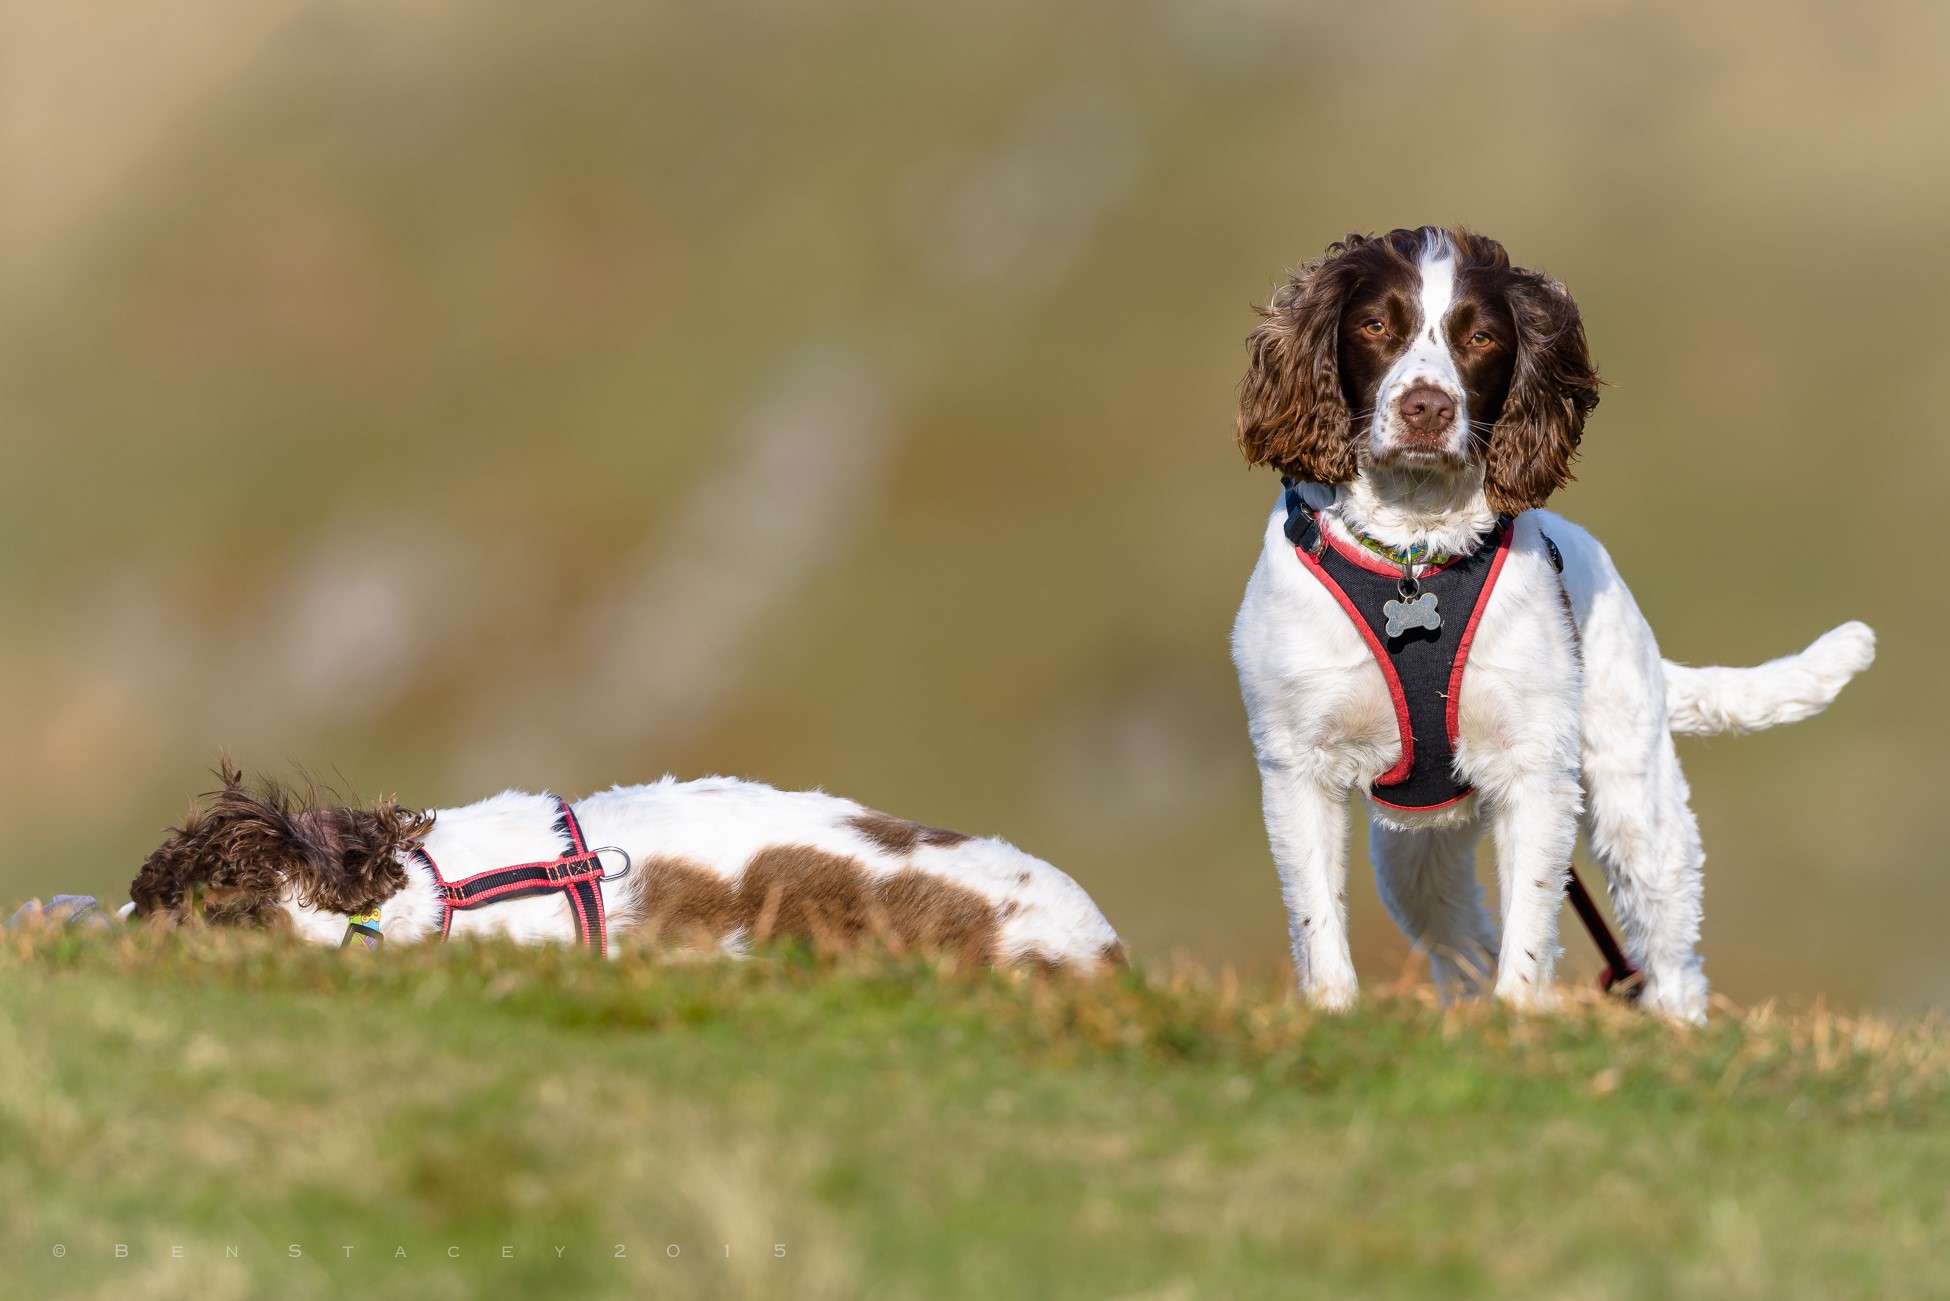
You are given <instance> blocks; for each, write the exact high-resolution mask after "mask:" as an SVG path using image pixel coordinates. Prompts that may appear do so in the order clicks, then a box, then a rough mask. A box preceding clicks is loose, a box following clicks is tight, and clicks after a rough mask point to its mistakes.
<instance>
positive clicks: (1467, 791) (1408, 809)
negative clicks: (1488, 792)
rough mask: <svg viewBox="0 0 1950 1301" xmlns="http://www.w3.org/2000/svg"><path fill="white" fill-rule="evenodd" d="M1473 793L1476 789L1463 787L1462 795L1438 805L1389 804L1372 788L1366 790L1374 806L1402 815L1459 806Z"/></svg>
mask: <svg viewBox="0 0 1950 1301" xmlns="http://www.w3.org/2000/svg"><path fill="white" fill-rule="evenodd" d="M1475 793H1476V788H1475V787H1474V786H1465V787H1464V788H1463V792H1462V794H1460V795H1458V796H1456V797H1455V798H1454V799H1447V800H1444V801H1442V803H1440V804H1390V803H1389V802H1388V801H1387V800H1384V799H1382V798H1381V796H1379V795H1377V794H1375V793H1374V788H1373V787H1372V786H1370V787H1369V788H1368V798H1369V799H1371V800H1373V801H1374V802H1375V803H1376V804H1379V805H1381V806H1382V807H1383V808H1386V809H1399V810H1401V811H1402V812H1403V813H1433V812H1435V811H1436V810H1437V809H1446V808H1448V807H1449V806H1450V805H1451V804H1461V803H1462V802H1463V801H1464V800H1466V799H1468V798H1469V797H1470V796H1472V795H1474V794H1475Z"/></svg>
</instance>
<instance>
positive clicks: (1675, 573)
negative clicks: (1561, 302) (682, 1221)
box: [0, 0, 1950, 1006]
mask: <svg viewBox="0 0 1950 1301" xmlns="http://www.w3.org/2000/svg"><path fill="white" fill-rule="evenodd" d="M544 14H546V16H544ZM1947 38H1950V10H1946V9H1945V8H1944V7H1943V6H1939V5H1926V4H1920V3H1911V4H1899V5H1875V4H1868V5H1854V6H1848V7H1846V8H1845V9H1844V8H1841V7H1836V6H1832V5H1824V4H1816V3H1807V2H1802V0H1789V2H1788V3H1782V4H1777V5H1774V6H1771V7H1770V8H1769V10H1768V12H1767V17H1766V21H1765V22H1757V21H1751V20H1750V19H1748V18H1747V17H1746V16H1745V15H1744V14H1743V13H1742V12H1740V11H1738V10H1736V9H1734V8H1731V7H1725V6H1717V7H1716V6H1706V5H1697V4H1687V5H1681V4H1675V3H1666V4H1651V5H1648V4H1639V3H1633V4H1627V3H1622V2H1621V3H1579V4H1568V5H1567V4H1551V3H1543V2H1542V0H1535V2H1526V3H1508V4H1490V5H1482V6H1459V5H1456V6H1450V5H1443V6H1438V5H1414V6H1411V5H1401V4H1392V3H1368V4H1364V5H1360V6H1344V5H1337V4H1310V5H1289V4H1281V3H1276V2H1275V0H1146V2H1144V3H1138V2H1135V0H1121V2H1119V3H1109V2H1104V3H1098V2H1095V0H1077V2H1073V3H1066V4H1062V5H1051V4H1047V3H1027V2H1026V0H1025V2H1023V3H1008V2H992V3H983V4H979V5H907V4H896V3H868V2H861V3H850V2H846V0H776V2H772V3H764V2H753V0H725V2H723V3H717V4H712V5H665V4H641V3H635V4H622V3H618V4H613V5H609V4H593V3H581V2H577V3H569V4H558V5H550V6H534V5H514V4H509V5H498V6H497V5H489V4H460V3H449V2H445V0H357V2H352V0H348V2H346V3H336V4H334V3H314V2H307V0H179V2H178V3H176V4H173V5H170V6H166V7H164V6H156V5H153V4H148V3H140V2H138V0H113V2H108V0H78V2H77V3H72V4H62V5H47V4H38V3H31V2H29V0H0V450H3V451H4V465H5V470H4V474H0V539H4V553H3V554H4V559H0V593H3V594H4V601H5V607H4V608H5V611H6V618H5V620H4V624H3V625H0V724H3V725H4V734H5V737H6V740H7V743H6V744H5V746H4V747H0V790H3V791H4V803H0V845H4V850H0V896H4V899H5V900H6V901H11V900H13V899H16V898H19V897H24V896H26V895H29V894H40V895H43V896H45V895H47V894H49V893H52V892H54V891H56V890H73V889H84V890H88V891H92V892H99V893H103V894H112V895H115V896H116V897H117V898H120V897H123V895H122V891H124V890H125V889H126V885H127V882H128V879H129V877H130V876H131V875H132V874H133V871H134V868H135V867H136V865H137V864H138V863H139V861H140V859H141V858H142V856H143V855H144V854H145V853H146V852H147V850H148V849H149V848H150V847H151V845H153V843H154V842H155V840H156V839H157V837H158V834H159V831H160V829H161V828H162V827H163V826H164V825H165V824H166V823H168V822H170V821H171V820H173V819H174V818H176V817H177V816H179V815H180V813H181V810H182V808H183V806H184V804H185V803H186V800H187V797H188V796H189V795H190V794H191V792H193V791H196V790H199V789H202V788H204V786H205V785H206V784H207V768H208V766H209V765H210V764H211V763H212V762H213V761H214V759H215V757H216V755H217V753H218V751H219V749H220V748H227V749H228V750H229V752H230V753H231V754H233V755H234V756H236V757H237V758H239V759H240V760H241V761H243V762H244V763H246V764H247V765H249V766H252V767H268V768H271V769H282V768H283V767H284V766H285V765H287V764H289V763H302V764H305V765H308V766H311V767H314V768H317V769H319V770H322V771H324V772H327V773H333V774H337V775H339V776H340V777H341V778H342V779H343V780H344V781H345V782H346V783H347V784H348V785H349V786H350V787H351V788H352V789H354V790H355V791H356V792H358V793H360V794H363V795H371V794H376V793H381V792H391V791H397V792H398V793H399V794H400V795H401V797H402V798H404V799H406V800H408V801H410V802H413V803H420V804H432V805H438V804H444V803H457V802H464V801H467V800H470V799H474V798H478V797H479V796H481V795H484V794H487V793H489V792H490V791H492V790H495V789H499V788H500V787H502V786H506V785H527V786H535V787H539V786H548V787H551V788H554V789H557V790H561V791H565V792H571V793H573V792H581V791H586V790H588V789H591V788H594V787H599V786H604V785H608V784H610V783H612V782H617V781H632V780H640V779H647V778H651V777H655V776H657V775H659V774H661V773H663V772H665V771H667V770H668V771H674V772H678V773H681V774H686V775H697V774H702V773H708V772H730V773H737V774H742V775H746V776H750V777H754V778H761V779H764V780H767V781H771V782H775V783H779V784H782V785H788V786H801V785H813V784H818V785H822V786H825V787H826V788H828V789H831V790H835V791H839V792H843V793H845V794H848V795H852V796H855V797H857V798H859V799H862V800H865V801H867V802H869V803H872V804H875V805H878V806H881V807H884V808H887V809H891V810H895V811H898V812H900V813H902V814H904V815H907V816H911V817H915V818H920V819H923V820H926V821H930V822H937V823H943V824H947V825H951V826H956V827H963V828H967V829H970V830H977V831H983V832H994V833H1000V834H1003V835H1005V836H1007V837H1009V838H1010V839H1012V840H1014V841H1016V842H1018V843H1020V844H1022V845H1023V846H1025V847H1027V848H1029V849H1031V850H1033V851H1034V852H1036V853H1038V854H1041V855H1043V856H1045V857H1047V858H1049V859H1051V860H1052V861H1054V862H1056V863H1057V864H1059V865H1060V866H1062V867H1064V868H1065V869H1066V870H1068V871H1069V872H1070V873H1071V874H1072V875H1074V876H1076V877H1077V878H1078V879H1079V880H1081V881H1082V882H1083V883H1084V884H1085V885H1086V886H1087V887H1088V888H1090V889H1091V890H1092V891H1093V892H1094V893H1095V894H1096V896H1097V897H1098V899H1099V900H1100V901H1101V902H1102V904H1103V906H1104V908H1105V910H1106V911H1107V912H1108V913H1109V915H1110V917H1111V918H1112V920H1113V921H1114V922H1115V923H1117V925H1118V926H1119V927H1120V929H1121V930H1123V931H1124V933H1125V934H1126V935H1127V936H1128V937H1129V938H1130V939H1131V941H1132V942H1133V944H1134V945H1135V947H1136V948H1137V949H1138V950H1139V951H1141V952H1143V953H1145V954H1148V955H1153V956H1163V955H1166V954H1169V953H1171V952H1173V951H1174V950H1185V951H1189V952H1190V953H1192V954H1195V955H1197V956H1199V957H1202V958H1205V959H1209V960H1214V961H1231V962H1235V963H1240V964H1247V965H1264V964H1270V963H1273V962H1277V961H1279V960H1280V958H1281V955H1282V952H1283V949H1284V922H1283V918H1282V915H1281V911H1280V907H1279V901H1278V894H1277V890H1276V886H1275V881H1274V876H1273V869H1272V866H1271V862H1270V859H1269V857H1268V855H1267V852H1266V848H1265V843H1264V838H1263V832H1262V830H1261V826H1260V821H1259V812H1258V791H1257V783H1256V778H1255V774H1254V770H1253V765H1252V760H1251V754H1250V750H1249V746H1248V743H1247V739H1246V734H1245V725H1244V718H1243V714H1242V711H1241V709H1240V706H1239V703H1238V699H1237V694H1236V690H1235V687H1234V684H1233V680H1232V673H1231V667H1230V664H1229V662H1228V659H1227V650H1226V637H1227V632H1228V628H1229V623H1230V619H1231V616H1232V613H1233V610H1234V607H1235V604H1236V602H1237V599H1238V596H1239V594H1240V591H1241V589H1242V587H1243V584H1244V582H1245V579H1246V575H1247V572H1248V570H1249V569H1250V567H1251V565H1252V562H1253V558H1254V554H1255V548H1256V546H1257V540H1258V536H1259V532H1260V528H1261V521H1262V519H1263V517H1264V513H1265V511H1266V510H1267V509H1268V508H1269V506H1270V504H1271V502H1272V499H1273V497H1274V494H1275V489H1276V485H1275V483H1274V482H1273V480H1272V479H1271V478H1270V477H1269V476H1267V475H1266V474H1263V473H1252V472H1248V471H1247V470H1246V469H1245V468H1244V467H1243V466H1242V465H1241V463H1240V461H1239V458H1238V456H1237V454H1236V453H1235V452H1234V450H1233V448H1232V445H1231V426H1232V395H1233V387H1234V384H1235V383H1236V381H1237V378H1238V375H1239V372H1240V369H1241V365H1242V358H1243V350H1242V347H1241V339H1242V337H1243V336H1244V334H1245V333H1246V331H1247V330H1248V329H1249V328H1250V326H1251V324H1252V321H1253V317H1252V314H1251V312H1250V311H1249V304H1250V303H1252V302H1253V301H1256V300H1259V299H1262V298H1263V297H1264V296H1265V294H1266V293H1267V291H1268V289H1269V288H1270V287H1271V285H1272V284H1273V283H1274V281H1275V279H1276V277H1277V275H1278V274H1279V272H1280V270H1281V268H1282V266H1283V265H1285V264H1288V263H1292V262H1297V261H1299V260H1301V259H1304V258H1306V257H1309V256H1312V255H1313V254H1315V253H1317V252H1318V251H1319V249H1320V248H1321V246H1322V245H1324V244H1325V243H1326V242H1327V241H1328V240H1330V239H1332V238H1335V237H1336V236H1338V235H1340V234H1341V233H1343V232H1344V231H1347V230H1351V229H1352V230H1376V229H1386V228H1388V227H1390V226H1394V225H1401V224H1409V225H1412V224H1418V223H1422V222H1463V223H1467V224H1469V225H1472V226H1474V227H1476V228H1478V229H1482V230H1484V231H1487V232H1488V233H1490V234H1493V235H1495V236H1497V237H1498V238H1500V239H1502V240H1503V241H1505V243H1507V244H1508V245H1509V246H1510V248H1511V249H1512V251H1513V253H1514V254H1515V256H1516V257H1517V259H1518V260H1519V261H1520V262H1522V263H1525V264H1527V265H1531V266H1541V267H1543V268H1547V269H1548V270H1550V271H1551V272H1553V273H1555V274H1556V275H1558V276H1559V277H1561V278H1563V279H1564V280H1565V281H1567V282H1568V283H1569V284H1570V286H1571V287H1572V289H1573V290H1574V292H1575V293H1576V294H1577V296H1578V298H1579V299H1580V301H1581V303H1582V305H1583V307H1584V309H1585V314H1586V320H1587V322H1588V325H1589V330H1590V334H1591V338H1592V341H1593V344H1594V348H1595V350H1596V352H1597V355H1598V357H1599V359H1600V362H1601V364H1602V366H1603V367H1604V370H1605V373H1606V375H1607V376H1608V378H1609V379H1610V380H1611V381H1612V383H1613V384H1614V385H1615V387H1614V388H1612V389H1610V390H1608V391H1607V393H1606V395H1605V398H1604V404H1603V406H1602V408H1601V409H1600V410H1599V412H1598V413H1597V415H1596V416H1595V417H1594V420H1593V423H1592V425H1591V428H1590V431H1589V435H1588V438H1587V441H1586V445H1585V446H1586V453H1585V456H1584V458H1583V461H1582V464H1581V471H1580V472H1581V482H1579V483H1578V484H1577V485H1575V486H1574V487H1572V488H1571V489H1570V490H1568V491H1567V492H1565V493H1564V494H1563V495H1562V496H1561V497H1560V498H1559V499H1558V502H1557V505H1558V506H1559V507H1560V508H1561V509H1562V510H1563V511H1565V512H1566V513H1567V514H1570V515H1572V516H1574V517H1576V518H1578V519H1580V520H1581V521H1583V522H1584V523H1586V524H1587V525H1589V526H1590V527H1591V528H1593V529H1594V530H1595V531H1596V532H1597V533H1598V535H1599V536H1600V537H1602V538H1603V539H1605V540H1606V541H1607V543H1608V544H1609V545H1610V546H1611V548H1612V551H1613V554H1614V555H1615V557H1616V558H1617V560H1618V563H1619V565H1620V567H1621V568H1622V569H1623V571H1624V573H1625V574H1626V576H1627V578H1628V579H1629V580H1630V581H1631V582H1632V583H1633V585H1634V587H1635V589H1636V591H1637V593H1638V595H1639V598H1640V600H1641V602H1642V603H1643V605H1644V607H1645V608H1646V610H1647V612H1648V614H1649V615H1650V616H1651V618H1652V620H1653V622H1654V624H1655V626H1656V627H1657V628H1658V630H1659V632H1660V634H1661V637H1662V641H1663V644H1664V646H1665V649H1666V651H1667V653H1668V654H1669V655H1672V656H1674V657H1676V658H1681V659H1686V660H1689V661H1693V662H1727V663H1747V662H1752V661H1755V660H1759V659H1764V658H1767V657H1770V656H1772V655H1776V654H1780V653H1784V652H1787V651H1789V650H1792V649H1795V648H1798V647H1799V646H1801V645H1802V644H1804V643H1805V642H1806V641H1807V640H1809V639H1810V638H1812V637H1813V636H1814V635H1815V634H1817V633H1819V632H1820V631H1822V630H1823V629H1825V628H1827V627H1829V626H1831V625H1832V624H1834V623H1836V622H1839V621H1840V620H1842V619H1844V618H1848V617H1861V618H1865V619H1867V620H1869V621H1870V622H1872V623H1873V624H1874V625H1875V626H1876V627H1877V629H1878V631H1879V632H1880V634H1881V636H1882V656H1881V659H1880V661H1879V662H1878V664H1877V666H1876V668H1875V669H1874V670H1873V671H1872V672H1871V674H1870V675H1869V676H1868V677H1867V678H1866V679H1864V680H1863V681H1861V682H1859V683H1858V684H1857V685H1855V686H1853V687H1851V688H1850V689H1849V690H1848V692H1847V693H1845V694H1844V696H1843V697H1842V699H1841V701H1840V702H1839V704H1838V705H1837V707H1836V708H1835V709H1834V710H1833V711H1832V712H1831V713H1830V714H1828V715H1825V716H1823V717H1822V718H1819V719H1817V720H1815V721H1813V722H1810V723H1806V724H1803V725H1800V726H1798V727H1794V728H1789V729H1784V730H1781V731H1777V732H1772V733H1766V734H1762V735H1759V736H1754V737H1748V738H1729V739H1725V740H1720V741H1716V742H1713V743H1710V744H1702V743H1698V742H1689V743H1686V744H1685V745H1684V747H1683V751H1684V757H1685V760H1686V762H1687V764H1688V771H1689V774H1690V776H1691V779H1692V783H1693V788H1694V793H1695V798H1696V803H1697V807H1698V810H1699V813H1700V818H1701V822H1702V824H1703V827H1704V832H1705V836H1706V843H1707V848H1708V863H1707V873H1708V878H1707V881H1708V894H1707V898H1708V904H1707V923H1706V940H1705V951H1706V954H1707V958H1708V971H1709V973H1710V974H1711V975H1712V976H1713V977H1714V979H1715V981H1716V983H1717V985H1718V987H1719V988H1720V989H1722V990H1723V991H1725V992H1727V993H1729V994H1731V995H1732V996H1734V997H1736V998H1738V999H1742V1000H1752V999H1758V998H1761V997H1765V996H1769V995H1776V994H1778V995H1785V996H1810V995H1813V994H1815V993H1825V994H1827V995H1828V996H1830V997H1832V998H1837V999H1840V1000H1844V1001H1846V1002H1850V1003H1875V1004H1881V1005H1887V1006H1921V1005H1931V1004H1935V1005H1939V1006H1940V1005H1943V1004H1945V1003H1950V958H1947V957H1946V956H1945V946H1944V943H1943V941H1942V939H1941V938H1940V936H1941V935H1942V933H1943V931H1944V928H1945V925H1946V906H1947V905H1950V881H1947V880H1946V878H1945V875H1944V873H1943V871H1942V868H1943V866H1944V861H1943V860H1944V854H1943V852H1942V849H1941V845H1942V843H1943V831H1942V830H1941V829H1940V827H1939V826H1938V824H1937V823H1936V822H1935V821H1934V814H1935V812H1936V811H1937V810H1938V809H1939V808H1941V807H1943V806H1944V805H1945V804H1946V802H1950V788H1947V787H1946V778H1950V759H1947V758H1946V747H1945V745H1944V743H1943V726H1944V724H1945V722H1946V704H1950V685H1947V684H1950V679H1946V676H1945V675H1944V674H1943V672H1942V671H1941V668H1940V662H1939V657H1940V654H1941V650H1942V645H1943V638H1944V635H1945V632H1946V626H1947V625H1950V621H1947V620H1946V618H1945V615H1944V613H1943V608H1944V600H1945V598H1944V596H1943V595H1942V592H1941V587H1942V584H1941V581H1940V580H1939V579H1938V578H1937V577H1936V572H1937V571H1938V570H1939V569H1941V568H1942V560H1941V557H1940V556H1938V555H1937V554H1936V552H1937V550H1938V547H1937V542H1936V532H1935V529H1936V525H1937V522H1938V520H1939V518H1940V516H1939V511H1938V501H1939V499H1940V497H1941V495H1942V489H1941V486H1940V485H1941V482H1942V480H1943V478H1944V476H1945V473H1946V471H1947V470H1950V450H1946V447H1947V445H1946V440H1945V438H1944V428H1943V422H1942V420H1941V417H1940V412H1941V410H1942V392H1943V390H1942V384H1943V382H1944V381H1943V379H1942V378H1941V370H1942V366H1943V358H1944V357H1945V356H1946V355H1950V314H1946V312H1945V311H1944V308H1943V304H1944V302H1945V299H1946V290H1950V285H1947V284H1946V272H1950V247H1946V242H1945V231H1946V228H1950V172H1947V171H1946V166H1945V153H1944V144H1943V141H1944V139H1945V133H1946V129H1950V78H1946V77H1945V75H1944V68H1945V60H1946V54H1950V39H1947ZM1355 873H1356V876H1355V880H1354V883H1353V886H1352V889H1351V896H1352V900H1353V904H1352V906H1353V910H1354V912H1355V915H1356V923H1357V934H1358V936H1359V942H1360V945H1361V950H1362V951H1361V953H1360V954H1359V955H1358V956H1359V958H1360V960H1361V961H1362V963H1363V972H1364V975H1365V976H1367V977H1368V978H1370V979H1388V978H1392V977H1393V976H1394V974H1395V973H1396V972H1397V971H1398V970H1400V969H1401V964H1402V960H1403V956H1404V954H1405V952H1406V948H1405V945H1404V944H1403V942H1402V941H1401V940H1400V939H1399V938H1398V937H1397V936H1396V935H1395V934H1394V932H1393V930H1392V928H1391V927H1390V926H1389V925H1388V923H1387V921H1386V919H1385V917H1384V916H1383V915H1382V913H1381V910H1380V907H1379V905H1378V904H1377V903H1376V901H1375V898H1374V891H1373V887H1372V885H1371V884H1370V883H1369V881H1368V879H1367V877H1366V866H1365V859H1364V858H1363V857H1361V855H1360V850H1359V848H1358V847H1357V863H1356V867H1355ZM1566 925H1567V931H1566V946H1567V949H1568V950H1569V953H1570V955H1571V959H1572V961H1571V963H1570V970H1571V971H1572V972H1573V973H1576V972H1589V971H1591V970H1592V969H1593V968H1594V967H1595V963H1594V962H1592V961H1591V960H1590V958H1589V957H1588V951H1589V946H1588V945H1587V944H1586V943H1585V941H1584V940H1583V938H1582V936H1581V935H1579V934H1577V933H1575V932H1574V931H1573V930H1571V929H1570V927H1571V926H1572V925H1574V923H1573V922H1572V921H1571V919H1570V917H1569V915H1568V913H1567V915H1566Z"/></svg>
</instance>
